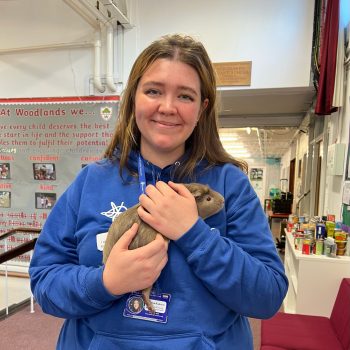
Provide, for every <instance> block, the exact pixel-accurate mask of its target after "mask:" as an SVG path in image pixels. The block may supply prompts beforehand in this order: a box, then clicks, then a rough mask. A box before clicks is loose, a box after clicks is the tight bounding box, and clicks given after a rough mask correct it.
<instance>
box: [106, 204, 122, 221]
mask: <svg viewBox="0 0 350 350" xmlns="http://www.w3.org/2000/svg"><path fill="white" fill-rule="evenodd" d="M111 207H112V209H110V210H108V211H103V212H102V213H101V214H102V215H104V216H107V217H108V218H111V219H112V221H114V220H115V218H116V217H117V216H119V215H120V214H121V213H122V212H124V211H126V210H127V209H128V208H127V207H126V206H125V205H124V202H122V203H121V204H120V205H118V206H117V205H115V203H114V202H111Z"/></svg>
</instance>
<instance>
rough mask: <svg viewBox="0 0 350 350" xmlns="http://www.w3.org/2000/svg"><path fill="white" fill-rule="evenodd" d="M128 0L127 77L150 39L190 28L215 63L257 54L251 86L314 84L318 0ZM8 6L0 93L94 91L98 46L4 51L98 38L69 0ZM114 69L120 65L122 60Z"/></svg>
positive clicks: (1, 18)
mask: <svg viewBox="0 0 350 350" xmlns="http://www.w3.org/2000/svg"><path fill="white" fill-rule="evenodd" d="M129 2H130V3H131V5H132V6H131V8H132V15H133V18H134V22H135V23H134V24H135V27H134V29H131V30H126V31H125V36H124V58H123V62H124V64H123V66H124V70H123V72H120V74H121V76H122V77H123V80H124V81H125V80H126V78H127V76H128V73H129V71H130V68H131V65H132V63H133V61H134V59H135V57H136V55H137V54H138V53H139V52H140V50H141V49H143V48H144V47H145V46H146V45H147V44H148V43H149V42H151V41H152V40H154V39H157V38H158V37H159V36H161V35H163V34H167V33H171V32H186V33H188V34H191V35H194V36H196V37H198V38H199V39H200V40H202V41H203V43H204V44H205V45H206V47H207V49H208V52H209V54H210V56H211V58H212V60H213V61H239V60H251V61H252V62H253V65H252V84H251V88H278V87H299V86H308V85H309V75H310V56H311V39H312V23H313V7H314V0H293V1H292V0H289V1H280V0H265V1H261V0H220V1H208V0H205V1H203V0H191V1H188V0H177V1H173V0H164V1H159V0H147V1H146V0H130V1H129ZM1 4H2V5H1V9H0V23H1V26H2V28H6V30H2V31H1V33H0V42H1V48H0V73H1V82H0V96H1V97H5V98H6V97H8V98H10V97H37V96H70V95H87V94H89V92H90V91H89V84H88V80H89V78H90V77H91V76H92V73H93V50H92V48H84V49H82V48H80V49H72V48H70V49H60V50H51V51H37V52H22V53H10V54H4V52H3V50H4V49H6V48H7V49H9V48H15V47H24V46H32V45H43V44H49V43H51V44H52V43H59V42H66V43H69V42H73V41H79V42H80V43H85V42H88V41H92V39H93V32H94V29H93V28H92V27H91V26H90V25H89V24H88V23H87V22H85V21H84V20H83V19H82V18H80V17H79V15H78V14H76V13H75V12H74V11H73V10H72V9H71V8H70V7H69V6H67V5H66V4H65V3H64V2H63V1H62V0H31V1H13V2H12V1H11V2H1ZM5 5H6V6H5ZM1 50H2V51H1ZM119 64H120V62H117V61H115V65H116V66H117V65H119ZM115 69H116V71H120V68H119V66H118V67H115ZM102 73H104V72H102Z"/></svg>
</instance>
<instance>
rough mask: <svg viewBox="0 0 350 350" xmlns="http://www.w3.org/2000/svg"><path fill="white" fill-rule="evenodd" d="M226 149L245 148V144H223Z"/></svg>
mask: <svg viewBox="0 0 350 350" xmlns="http://www.w3.org/2000/svg"><path fill="white" fill-rule="evenodd" d="M223 146H224V148H225V150H226V151H228V150H230V149H244V146H243V145H241V144H239V143H232V144H223Z"/></svg>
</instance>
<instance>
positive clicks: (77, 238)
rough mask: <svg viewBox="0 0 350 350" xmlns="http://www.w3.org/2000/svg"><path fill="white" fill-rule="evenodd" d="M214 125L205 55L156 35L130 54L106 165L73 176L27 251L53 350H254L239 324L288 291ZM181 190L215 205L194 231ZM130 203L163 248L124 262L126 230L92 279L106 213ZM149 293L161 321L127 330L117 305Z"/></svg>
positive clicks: (130, 324)
mask: <svg viewBox="0 0 350 350" xmlns="http://www.w3.org/2000/svg"><path fill="white" fill-rule="evenodd" d="M217 122H218V117H217V111H216V83H215V75H214V71H213V68H212V64H211V62H210V59H209V57H208V55H207V53H206V51H205V49H204V47H203V45H202V44H201V43H199V42H197V41H195V40H193V39H192V38H190V37H187V36H181V35H172V36H166V37H163V38H161V39H160V40H158V41H155V42H154V43H152V44H151V45H150V46H149V47H148V48H146V49H145V50H144V51H143V52H142V53H141V54H140V56H139V57H138V58H137V60H136V61H135V63H134V65H133V68H132V70H131V73H130V77H129V81H128V84H127V87H126V90H125V93H124V95H123V98H122V101H121V105H120V111H119V119H118V122H117V127H116V130H115V133H114V136H113V138H112V140H111V142H110V145H109V147H108V148H107V150H106V152H105V157H104V160H103V161H101V162H99V163H97V164H91V165H89V166H87V167H85V168H84V169H83V170H82V171H81V173H80V174H79V175H78V177H77V179H76V180H75V181H74V182H73V184H72V185H71V186H70V187H69V188H68V189H67V191H66V192H65V193H64V194H63V195H62V196H61V197H60V199H59V201H58V202H57V203H56V205H55V207H54V208H53V209H52V212H51V214H50V216H49V218H48V219H47V221H46V224H45V226H44V228H43V231H42V233H41V235H40V238H39V240H38V242H37V244H36V248H35V252H34V256H33V260H32V262H31V266H30V275H31V286H32V290H33V293H34V295H35V298H36V300H37V301H38V303H39V304H40V305H41V306H42V309H43V310H44V312H47V313H50V314H52V315H55V316H58V317H63V318H65V319H66V321H65V323H64V326H63V329H62V331H61V334H60V337H59V341H58V346H57V348H58V349H69V350H71V349H114V348H116V349H136V350H138V349H143V350H147V349H162V350H164V349H186V350H187V349H204V350H205V349H239V350H242V349H244V350H245V349H252V347H253V345H252V337H251V331H250V328H249V323H248V320H247V317H255V318H268V317H271V316H272V315H273V314H274V313H275V312H277V311H278V309H279V307H280V305H281V303H282V301H283V298H284V296H285V294H286V291H287V287H288V282H287V279H286V277H285V275H284V270H283V265H282V263H281V261H280V259H279V257H278V254H277V252H276V249H275V246H274V242H273V240H272V235H271V232H270V230H269V226H268V224H267V220H266V217H265V215H264V213H263V211H262V208H261V205H260V202H259V199H258V198H257V196H256V194H255V192H254V190H253V189H252V187H251V186H250V184H249V181H248V179H247V176H246V175H245V173H244V172H243V171H242V170H246V166H245V164H244V163H241V162H239V161H237V160H235V159H233V158H231V157H230V156H229V155H228V154H227V153H226V152H225V150H224V148H223V146H222V145H221V143H220V140H219V135H218V128H217ZM190 181H196V182H200V183H204V184H209V186H210V187H212V188H213V189H214V190H216V191H218V192H220V193H221V194H222V195H223V196H224V198H225V208H224V209H223V210H221V211H220V212H219V213H217V214H216V215H214V216H212V217H210V218H208V219H206V220H205V221H204V220H202V219H201V218H199V217H198V212H197V207H196V203H195V201H194V198H193V197H192V195H191V194H190V193H189V191H188V190H187V189H186V188H185V186H183V185H182V184H180V182H190ZM145 185H147V187H146V189H145ZM144 191H145V193H143V192H144ZM138 200H140V203H141V207H140V208H139V215H140V216H141V218H142V219H143V220H144V221H145V222H147V223H148V224H149V225H151V226H153V227H154V228H155V229H156V230H157V231H158V232H160V233H161V234H162V235H163V236H165V237H167V238H169V239H170V240H171V241H170V244H169V245H168V244H167V243H166V240H164V238H163V236H161V235H158V236H157V238H156V239H155V240H154V241H153V242H151V243H150V244H148V245H146V246H144V247H141V248H138V249H135V250H128V246H129V244H130V242H131V240H132V239H133V237H134V235H135V234H136V233H137V225H136V224H134V225H133V226H132V227H131V229H130V230H128V231H127V232H126V233H125V234H124V235H123V236H122V238H121V239H120V240H119V241H118V242H117V243H116V244H115V246H114V247H113V249H112V251H111V253H110V255H109V258H108V260H107V262H106V264H105V266H101V261H102V249H103V240H104V237H105V234H104V233H105V232H107V231H108V228H109V226H110V224H111V222H112V219H113V216H116V215H118V212H114V213H113V211H112V212H111V210H109V209H110V206H111V203H112V204H114V208H120V207H121V206H125V207H126V208H129V207H131V206H133V205H134V204H136V203H137V202H138ZM92 203H93V204H92ZM96 247H97V248H96ZM134 276H138V278H137V279H136V278H134ZM155 282H156V283H155ZM153 283H155V288H154V291H153V293H152V298H153V300H152V301H153V303H154V305H155V307H156V311H157V312H156V313H155V314H154V315H151V314H147V312H143V313H142V314H140V315H137V318H136V319H135V317H136V316H135V315H131V314H130V313H128V312H127V310H126V305H128V302H130V299H131V298H133V297H134V296H135V293H134V292H136V295H137V291H139V290H142V289H144V288H147V287H148V286H149V285H152V284H153ZM134 316H135V317H134Z"/></svg>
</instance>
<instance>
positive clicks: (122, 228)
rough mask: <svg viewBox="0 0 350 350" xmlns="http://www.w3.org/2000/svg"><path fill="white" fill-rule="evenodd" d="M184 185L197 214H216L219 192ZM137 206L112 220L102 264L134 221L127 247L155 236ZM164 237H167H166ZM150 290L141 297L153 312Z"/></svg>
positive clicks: (203, 215) (147, 240)
mask: <svg viewBox="0 0 350 350" xmlns="http://www.w3.org/2000/svg"><path fill="white" fill-rule="evenodd" d="M184 185H185V186H186V187H187V189H188V190H189V191H190V192H191V193H192V195H193V196H194V198H195V200H196V203H197V208H198V215H199V216H200V217H202V218H203V219H205V218H208V217H209V216H212V215H214V214H216V213H217V212H219V211H220V210H221V209H222V208H223V206H224V197H223V196H222V195H221V194H220V193H218V192H216V191H213V190H212V189H210V188H209V186H207V185H202V184H199V183H190V184H184ZM139 206H140V204H136V205H134V206H133V207H131V208H129V209H127V210H126V211H124V212H122V213H121V214H120V215H118V216H117V217H116V218H115V220H114V221H113V222H112V225H111V226H110V228H109V230H108V235H107V239H106V242H105V246H104V248H103V263H104V264H105V263H106V261H107V258H108V256H109V254H110V252H111V250H112V248H113V246H114V244H115V243H116V242H117V241H118V239H119V238H120V237H121V236H122V235H123V234H124V233H125V232H126V231H127V230H129V229H130V227H131V226H132V225H133V224H134V223H137V224H138V225H139V228H138V231H137V234H136V236H135V237H134V239H133V240H132V242H131V243H130V245H129V249H136V248H139V247H142V246H144V245H146V244H148V243H150V242H152V241H153V240H154V239H155V238H156V235H157V234H158V232H157V231H156V230H154V229H153V228H152V227H151V226H149V225H148V224H146V223H145V222H144V221H142V220H141V219H140V217H139V215H138V213H137V208H138V207H139ZM164 238H165V239H167V238H166V237H164ZM151 290H152V286H150V287H149V288H146V289H144V290H143V291H142V297H143V300H144V303H145V304H146V306H147V309H148V310H149V311H150V312H151V313H153V314H154V313H155V310H154V307H153V305H152V302H151V301H150V293H151Z"/></svg>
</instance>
